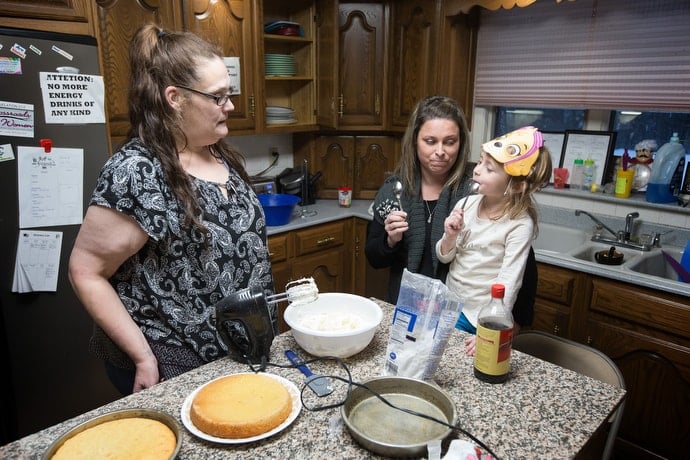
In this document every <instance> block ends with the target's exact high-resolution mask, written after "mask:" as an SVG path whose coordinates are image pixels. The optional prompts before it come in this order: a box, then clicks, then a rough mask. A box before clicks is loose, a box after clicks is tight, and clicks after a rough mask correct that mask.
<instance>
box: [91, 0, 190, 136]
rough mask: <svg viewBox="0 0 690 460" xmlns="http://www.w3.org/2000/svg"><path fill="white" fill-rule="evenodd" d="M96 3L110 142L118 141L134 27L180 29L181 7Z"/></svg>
mask: <svg viewBox="0 0 690 460" xmlns="http://www.w3.org/2000/svg"><path fill="white" fill-rule="evenodd" d="M96 7H97V17H98V24H97V26H98V44H99V48H100V55H101V72H102V73H103V80H104V83H105V89H106V91H105V105H106V109H107V114H108V123H109V125H110V136H111V143H112V144H119V143H121V142H122V141H123V140H124V139H125V136H126V135H127V132H128V131H129V115H128V107H127V95H128V92H129V75H130V66H129V43H130V42H131V41H132V37H133V36H134V33H135V32H136V31H137V29H138V28H139V27H140V26H142V25H143V24H146V23H148V22H153V23H156V24H158V25H159V26H161V27H164V28H166V29H171V30H181V29H182V17H181V15H180V12H181V9H180V5H179V4H178V3H176V2H172V1H155V0H96Z"/></svg>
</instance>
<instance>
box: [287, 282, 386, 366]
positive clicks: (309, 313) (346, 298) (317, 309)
mask: <svg viewBox="0 0 690 460" xmlns="http://www.w3.org/2000/svg"><path fill="white" fill-rule="evenodd" d="M283 318H284V319H285V322H286V323H287V324H288V326H290V327H291V328H292V336H293V337H294V338H295V340H296V341H297V344H298V345H299V346H300V347H302V348H303V349H304V350H305V351H307V352H308V353H311V354H312V355H314V356H336V357H338V358H347V357H349V356H352V355H354V354H357V353H359V352H360V351H362V350H364V349H365V348H366V347H367V345H369V343H370V342H371V339H373V338H374V333H375V332H376V328H377V327H378V325H379V324H380V323H381V319H382V318H383V312H382V311H381V308H380V307H379V306H378V305H377V304H376V303H375V302H372V301H371V300H369V299H367V298H365V297H361V296H358V295H353V294H345V293H336V292H329V293H324V294H319V298H318V299H316V300H315V301H314V302H311V303H307V304H303V305H296V306H293V305H289V306H288V307H287V308H286V309H285V313H284V316H283Z"/></svg>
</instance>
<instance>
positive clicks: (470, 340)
mask: <svg viewBox="0 0 690 460" xmlns="http://www.w3.org/2000/svg"><path fill="white" fill-rule="evenodd" d="M476 344H477V336H476V335H470V336H468V337H465V354H466V355H467V356H474V349H475V345H476Z"/></svg>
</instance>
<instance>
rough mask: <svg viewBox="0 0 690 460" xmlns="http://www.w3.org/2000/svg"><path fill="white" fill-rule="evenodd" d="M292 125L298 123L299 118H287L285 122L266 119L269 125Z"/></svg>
mask: <svg viewBox="0 0 690 460" xmlns="http://www.w3.org/2000/svg"><path fill="white" fill-rule="evenodd" d="M292 123H297V118H286V119H284V120H280V119H266V124H267V125H290V124H292Z"/></svg>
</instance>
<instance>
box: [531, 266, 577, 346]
mask: <svg viewBox="0 0 690 460" xmlns="http://www.w3.org/2000/svg"><path fill="white" fill-rule="evenodd" d="M537 270H538V282H537V298H536V300H535V305H534V311H535V313H534V322H533V324H532V327H533V328H534V329H539V330H541V331H545V332H548V333H551V334H555V335H558V336H561V337H571V336H572V332H571V322H570V317H571V314H572V312H573V310H574V309H576V308H577V307H578V306H579V305H582V304H583V302H584V300H585V298H588V297H589V295H588V292H587V287H588V279H587V275H586V274H584V273H579V272H576V271H572V270H567V269H564V268H560V267H554V266H552V265H547V264H537Z"/></svg>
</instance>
